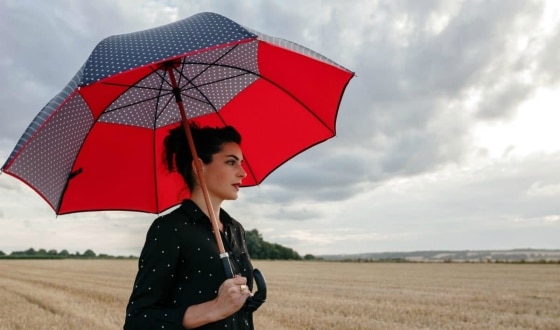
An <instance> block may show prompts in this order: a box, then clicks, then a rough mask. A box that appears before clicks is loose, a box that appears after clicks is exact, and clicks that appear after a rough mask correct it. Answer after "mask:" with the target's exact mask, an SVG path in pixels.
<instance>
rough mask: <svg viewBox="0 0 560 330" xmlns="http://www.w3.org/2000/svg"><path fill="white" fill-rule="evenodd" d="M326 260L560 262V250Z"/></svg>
mask: <svg viewBox="0 0 560 330" xmlns="http://www.w3.org/2000/svg"><path fill="white" fill-rule="evenodd" d="M317 258H321V259H324V260H332V261H335V260H366V261H398V260H401V261H411V262H523V261H527V262H538V261H546V262H554V261H560V250H546V249H513V250H462V251H446V250H435V251H413V252H379V253H360V254H336V255H321V256H317Z"/></svg>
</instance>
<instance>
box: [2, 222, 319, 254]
mask: <svg viewBox="0 0 560 330" xmlns="http://www.w3.org/2000/svg"><path fill="white" fill-rule="evenodd" d="M246 239H247V248H248V249H249V255H250V256H251V258H252V259H262V260H302V257H301V256H300V255H299V254H298V253H297V252H296V251H294V250H292V249H290V248H287V247H284V246H282V245H279V244H273V243H269V242H265V241H264V240H263V238H262V236H261V234H260V233H259V232H258V231H257V230H256V229H253V230H251V231H248V232H247V233H246ZM134 258H137V257H134V256H129V257H122V256H118V257H114V256H110V255H107V254H96V253H95V252H93V251H92V250H89V249H88V250H86V251H85V252H84V253H80V252H75V253H70V252H68V250H62V251H60V252H58V251H56V250H49V251H47V250H45V249H39V250H35V249H34V248H30V249H27V250H25V251H14V252H12V253H11V254H9V255H6V254H5V253H4V252H3V251H0V259H134ZM303 259H305V260H313V259H315V257H313V256H312V255H310V254H308V255H306V256H305V258H303Z"/></svg>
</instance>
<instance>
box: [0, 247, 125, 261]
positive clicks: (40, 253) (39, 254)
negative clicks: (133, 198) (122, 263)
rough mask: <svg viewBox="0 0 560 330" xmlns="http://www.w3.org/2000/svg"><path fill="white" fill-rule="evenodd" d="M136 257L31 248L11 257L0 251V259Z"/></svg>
mask: <svg viewBox="0 0 560 330" xmlns="http://www.w3.org/2000/svg"><path fill="white" fill-rule="evenodd" d="M133 258H135V257H134V256H129V257H122V256H118V257H114V256H110V255H107V254H96V253H95V252H93V251H92V250H89V249H88V250H86V251H85V252H84V253H80V252H75V253H70V252H68V250H62V251H60V252H58V251H56V250H49V251H47V250H45V249H39V250H35V249H34V248H29V249H27V250H25V251H14V252H12V253H10V254H9V255H7V254H5V253H4V252H3V251H0V259H133Z"/></svg>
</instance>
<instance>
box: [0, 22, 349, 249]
mask: <svg viewBox="0 0 560 330" xmlns="http://www.w3.org/2000/svg"><path fill="white" fill-rule="evenodd" d="M353 76H354V74H353V73H352V72H351V71H349V70H347V69H345V68H344V67H342V66H340V65H338V64H336V63H335V62H333V61H331V60H329V59H327V58H326V57H324V56H322V55H320V54H318V53H316V52H313V51H311V50H309V49H307V48H305V47H302V46H300V45H298V44H295V43H292V42H289V41H286V40H283V39H280V38H275V37H270V36H268V35H265V34H263V33H260V32H258V31H255V30H252V29H249V28H246V27H243V26H241V25H239V24H238V23H236V22H233V21H232V20H230V19H228V18H226V17H224V16H221V15H218V14H215V13H208V12H207V13H199V14H196V15H194V16H191V17H188V18H186V19H183V20H180V21H177V22H175V23H171V24H168V25H164V26H160V27H157V28H153V29H149V30H144V31H139V32H135V33H129V34H123V35H115V36H111V37H108V38H106V39H104V40H102V41H101V42H100V43H99V44H98V45H97V46H96V47H95V49H94V50H93V52H92V53H91V55H90V57H89V58H88V59H87V61H86V62H85V64H84V65H83V66H82V67H81V68H80V69H79V70H78V72H77V73H76V74H75V76H74V77H73V79H72V80H71V81H70V82H69V83H68V84H67V86H66V87H65V88H64V89H63V90H62V91H61V92H60V93H59V94H57V95H56V96H55V97H54V98H53V99H52V100H51V101H50V102H49V103H47V105H46V106H45V107H44V108H43V109H42V110H41V111H40V112H39V114H38V115H37V116H36V117H35V119H34V120H33V122H32V123H31V124H30V125H29V127H28V128H27V129H26V131H25V132H24V134H23V135H22V137H21V138H20V140H19V141H18V143H17V145H16V147H15V148H14V150H13V151H12V152H11V154H10V156H9V157H8V159H7V161H6V162H5V164H4V165H3V167H2V171H3V172H4V173H7V174H9V175H12V176H14V177H16V178H18V179H20V180H21V181H23V182H24V183H26V184H27V185H28V186H30V187H31V188H32V189H34V190H35V191H36V192H37V193H38V194H39V195H41V196H42V198H43V199H44V200H45V201H46V202H47V203H48V204H49V205H50V206H51V207H52V208H53V210H54V211H55V212H56V213H57V214H67V213H73V212H82V211H96V210H130V211H141V212H150V213H161V212H163V211H164V210H166V209H168V208H170V207H173V206H175V205H177V204H179V203H180V202H181V200H182V199H183V198H185V197H186V194H187V195H188V190H187V188H186V186H185V185H184V184H183V180H181V179H180V178H179V176H178V174H177V173H169V172H168V171H167V170H166V169H165V163H164V162H163V161H162V154H163V150H162V148H163V139H164V137H165V136H166V134H167V133H168V132H169V130H170V129H171V128H174V127H176V126H177V125H179V124H180V123H181V122H183V123H187V120H188V121H194V122H196V123H198V124H199V125H201V126H224V125H232V126H234V127H235V128H236V129H237V130H238V131H239V132H240V133H241V135H242V136H243V153H244V160H245V162H244V166H245V170H246V171H247V173H248V176H247V178H246V179H245V180H244V181H243V185H244V186H252V185H258V184H259V183H260V182H262V180H263V179H264V178H266V177H267V176H268V175H269V174H270V173H271V172H272V171H273V170H274V169H276V168H277V167H279V166H280V165H281V164H283V163H284V162H286V161H287V160H289V159H290V158H292V157H294V156H295V155H297V154H298V153H300V152H302V151H303V150H305V149H307V148H309V147H311V146H313V145H316V144H318V143H320V142H323V141H325V140H327V139H329V138H331V137H333V136H334V135H335V133H336V130H335V122H336V116H337V112H338V108H339V105H340V101H341V98H342V95H343V93H344V90H345V88H346V86H347V84H348V82H349V81H350V79H351V78H352V77H353ZM184 126H185V128H186V129H187V132H186V133H187V137H188V139H189V143H190V144H191V147H192V140H191V137H190V132H189V131H188V126H189V125H184ZM195 159H196V158H195ZM195 163H196V162H195ZM203 188H204V187H203ZM208 203H209V201H208V200H207V204H208ZM209 213H210V214H213V212H209ZM212 221H213V224H214V225H217V222H216V219H212ZM214 228H215V230H214V231H215V234H216V238H217V241H218V245H219V249H220V252H223V245H222V244H221V240H220V239H219V231H218V230H216V227H214Z"/></svg>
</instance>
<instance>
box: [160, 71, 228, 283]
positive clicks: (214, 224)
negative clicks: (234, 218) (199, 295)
mask: <svg viewBox="0 0 560 330" xmlns="http://www.w3.org/2000/svg"><path fill="white" fill-rule="evenodd" d="M166 70H167V73H168V74H169V79H170V80H171V86H172V87H173V94H174V95H175V102H177V106H178V107H179V112H180V113H181V120H182V122H183V127H184V129H185V134H186V135H187V142H188V144H189V149H190V151H191V155H192V156H193V160H194V162H193V163H194V167H195V173H196V175H197V177H198V182H199V183H200V187H201V188H202V193H203V195H204V201H205V202H206V208H207V209H208V216H209V217H210V222H211V224H212V229H213V231H214V237H215V238H216V243H217V244H218V252H219V253H220V259H222V264H223V266H224V272H225V274H226V278H233V270H232V267H231V262H230V260H229V255H228V253H227V252H226V249H225V248H224V242H222V237H221V236H220V226H219V225H218V219H216V215H215V214H214V208H213V207H212V202H211V201H210V195H209V193H208V188H207V186H206V180H205V179H204V176H203V175H200V173H202V165H201V164H200V163H201V162H200V161H199V159H198V153H197V152H196V147H195V145H194V141H193V137H192V133H191V128H190V126H189V120H188V119H187V113H186V111H185V106H184V105H183V99H182V98H181V90H180V88H179V87H178V85H177V80H176V79H175V75H174V74H173V63H171V64H170V65H167V66H166Z"/></svg>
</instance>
